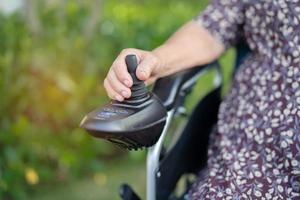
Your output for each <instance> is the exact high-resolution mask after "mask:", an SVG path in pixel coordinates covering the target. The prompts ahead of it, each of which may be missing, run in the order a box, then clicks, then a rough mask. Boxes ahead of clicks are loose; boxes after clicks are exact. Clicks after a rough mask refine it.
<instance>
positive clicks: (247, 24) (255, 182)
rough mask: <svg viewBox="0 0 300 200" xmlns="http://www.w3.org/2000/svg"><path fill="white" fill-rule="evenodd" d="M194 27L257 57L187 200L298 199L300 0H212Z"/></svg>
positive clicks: (223, 111) (222, 115)
mask: <svg viewBox="0 0 300 200" xmlns="http://www.w3.org/2000/svg"><path fill="white" fill-rule="evenodd" d="M195 21H196V22H197V23H199V24H201V25H202V26H203V27H205V28H206V29H207V30H208V31H209V32H210V33H211V34H212V35H213V36H214V37H215V38H216V39H218V40H219V41H221V42H222V43H223V44H224V45H225V46H226V48H228V47H230V46H233V45H235V44H236V42H237V41H238V40H239V39H240V38H241V36H243V37H244V38H246V41H247V43H248V45H249V47H250V49H251V51H252V53H250V55H249V56H247V58H246V60H245V61H244V62H243V64H242V66H241V67H240V68H239V70H238V72H237V73H236V75H235V77H234V80H233V84H232V88H231V90H230V92H229V94H228V95H227V97H226V98H225V99H224V101H223V102H222V104H221V106H220V110H219V116H218V126H217V130H216V131H215V132H214V133H213V134H212V135H211V140H210V145H209V150H208V154H209V156H208V157H209V160H208V167H207V169H206V171H204V172H203V171H202V172H201V174H202V175H201V176H199V178H198V181H197V182H196V183H195V184H194V185H193V188H192V189H191V191H190V192H189V195H188V196H189V198H188V199H210V200H213V199H225V200H231V199H232V200H237V199H272V200H276V199H300V0H212V1H211V3H210V4H209V5H208V7H207V8H206V9H205V11H204V12H202V13H201V14H200V15H199V16H198V17H196V18H195Z"/></svg>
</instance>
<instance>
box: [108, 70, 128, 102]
mask: <svg viewBox="0 0 300 200" xmlns="http://www.w3.org/2000/svg"><path fill="white" fill-rule="evenodd" d="M107 80H108V82H109V84H110V86H111V87H112V89H113V90H114V91H116V92H117V93H118V94H119V95H122V96H123V97H124V98H129V97H130V96H131V91H130V89H129V88H128V87H126V86H125V85H123V84H122V83H121V82H120V81H119V79H118V78H117V76H116V73H114V72H113V71H111V72H110V73H108V76H107Z"/></svg>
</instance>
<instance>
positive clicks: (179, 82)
mask: <svg viewBox="0 0 300 200" xmlns="http://www.w3.org/2000/svg"><path fill="white" fill-rule="evenodd" d="M213 65H216V63H215V64H209V65H204V66H199V67H194V68H191V69H188V70H184V71H181V72H178V73H176V74H172V75H170V76H166V77H163V78H160V79H158V80H157V81H156V82H155V84H154V87H153V90H152V92H153V93H154V94H155V95H156V96H157V97H158V98H159V99H160V100H161V101H162V103H163V105H164V106H165V108H166V109H167V110H170V109H172V108H173V106H174V104H175V102H176V99H177V97H178V94H179V92H180V91H181V90H182V89H183V86H184V85H185V84H189V85H190V84H195V83H196V81H197V78H198V75H199V74H200V73H201V72H203V71H204V70H206V69H207V68H209V67H211V66H213Z"/></svg>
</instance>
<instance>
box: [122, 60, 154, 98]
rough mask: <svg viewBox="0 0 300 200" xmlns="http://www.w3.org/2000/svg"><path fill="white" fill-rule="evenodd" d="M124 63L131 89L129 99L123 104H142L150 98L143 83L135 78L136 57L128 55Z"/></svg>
mask: <svg viewBox="0 0 300 200" xmlns="http://www.w3.org/2000/svg"><path fill="white" fill-rule="evenodd" d="M125 63H126V66H127V70H128V72H129V74H130V76H131V78H132V80H133V85H132V87H131V97H130V98H129V99H126V100H125V101H124V103H128V104H132V103H142V102H145V101H147V100H148V99H149V98H150V95H149V92H148V90H147V88H146V85H145V83H144V82H143V81H141V80H139V79H138V77H137V76H136V69H137V66H138V62H137V57H136V56H135V55H128V56H126V57H125Z"/></svg>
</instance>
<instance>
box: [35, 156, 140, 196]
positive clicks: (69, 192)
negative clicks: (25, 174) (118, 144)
mask: <svg viewBox="0 0 300 200" xmlns="http://www.w3.org/2000/svg"><path fill="white" fill-rule="evenodd" d="M145 170H146V168H145V165H144V162H133V163H129V162H128V161H127V160H125V159H123V160H118V161H113V162H110V163H109V164H108V165H107V166H106V167H105V169H104V170H102V171H99V172H98V173H96V174H94V175H91V176H88V177H86V178H83V179H80V180H76V181H73V182H67V183H63V184H62V183H61V184H57V185H51V186H49V187H48V186H45V187H43V188H42V189H41V190H40V191H39V192H38V193H37V194H35V195H34V196H32V197H31V198H30V200H96V199H97V200H99V199H100V200H115V199H116V200H117V199H120V198H119V196H118V193H119V186H120V184H121V183H129V184H130V185H131V186H132V187H133V188H134V190H135V191H136V192H137V193H138V194H139V195H140V196H141V197H142V198H143V197H144V195H145V185H146V184H145V181H146V179H145V174H146V172H145Z"/></svg>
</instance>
